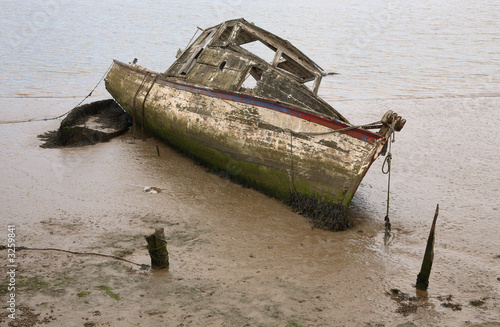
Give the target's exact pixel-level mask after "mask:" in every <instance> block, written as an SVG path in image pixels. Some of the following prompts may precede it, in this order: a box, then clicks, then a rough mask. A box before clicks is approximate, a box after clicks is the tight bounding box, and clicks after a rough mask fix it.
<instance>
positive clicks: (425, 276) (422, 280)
mask: <svg viewBox="0 0 500 327" xmlns="http://www.w3.org/2000/svg"><path fill="white" fill-rule="evenodd" d="M438 214H439V204H438V205H437V206H436V213H435V214H434V220H433V221H432V227H431V231H430V233H429V238H428V240H427V247H426V248H425V254H424V260H423V261H422V267H421V268H420V273H419V274H418V276H417V285H416V287H417V290H421V291H427V287H429V276H430V274H431V268H432V261H433V260H434V232H435V229H436V220H437V217H438Z"/></svg>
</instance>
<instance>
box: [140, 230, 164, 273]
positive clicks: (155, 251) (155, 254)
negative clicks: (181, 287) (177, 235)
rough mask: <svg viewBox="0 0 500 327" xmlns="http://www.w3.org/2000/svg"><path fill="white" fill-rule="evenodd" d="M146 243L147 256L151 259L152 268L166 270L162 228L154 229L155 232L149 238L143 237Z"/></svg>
mask: <svg viewBox="0 0 500 327" xmlns="http://www.w3.org/2000/svg"><path fill="white" fill-rule="evenodd" d="M144 237H145V238H146V241H147V242H148V251H149V256H150V257H151V267H152V268H158V269H162V268H168V266H169V263H168V251H167V241H166V240H165V231H164V229H163V228H156V229H155V232H154V233H153V234H151V235H149V236H144Z"/></svg>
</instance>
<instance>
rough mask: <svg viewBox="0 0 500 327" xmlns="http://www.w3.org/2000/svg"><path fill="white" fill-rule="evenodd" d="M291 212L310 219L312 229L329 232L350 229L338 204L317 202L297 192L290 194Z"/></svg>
mask: <svg viewBox="0 0 500 327" xmlns="http://www.w3.org/2000/svg"><path fill="white" fill-rule="evenodd" d="M290 205H291V207H292V209H293V211H295V212H297V213H299V214H301V215H303V216H306V217H308V218H310V219H311V223H312V224H313V225H314V227H316V228H319V229H325V230H330V231H334V232H337V231H343V230H347V229H349V228H352V223H351V222H350V221H349V219H348V217H347V212H346V210H345V208H344V207H343V206H342V205H340V204H335V203H331V202H328V201H324V200H319V199H317V198H316V197H314V196H308V195H304V194H300V193H297V192H291V193H290Z"/></svg>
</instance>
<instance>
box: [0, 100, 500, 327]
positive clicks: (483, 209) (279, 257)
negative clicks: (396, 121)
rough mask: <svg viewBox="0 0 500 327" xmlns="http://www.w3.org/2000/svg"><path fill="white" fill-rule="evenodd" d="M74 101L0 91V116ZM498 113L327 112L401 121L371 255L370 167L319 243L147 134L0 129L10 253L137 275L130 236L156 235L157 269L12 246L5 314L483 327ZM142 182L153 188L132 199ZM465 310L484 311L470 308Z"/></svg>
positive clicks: (359, 106)
mask: <svg viewBox="0 0 500 327" xmlns="http://www.w3.org/2000/svg"><path fill="white" fill-rule="evenodd" d="M94 100H95V99H94ZM74 102H75V99H13V98H12V99H5V98H4V99H0V105H1V112H2V118H1V119H0V120H1V121H4V122H5V121H15V120H23V119H30V118H39V117H48V116H54V115H57V114H59V113H61V112H65V111H67V110H68V108H70V107H71V106H72V105H74ZM499 104H500V100H499V98H477V99H467V98H466V99H460V98H458V99H428V100H399V101H395V100H394V101H390V100H387V101H360V102H354V101H352V102H339V103H334V106H335V107H337V108H339V110H342V112H349V115H348V116H349V117H350V118H351V117H353V118H355V120H356V122H357V121H359V122H366V121H373V120H376V119H378V118H380V117H378V115H379V113H381V112H385V111H386V110H388V109H392V110H394V111H397V112H398V113H400V114H401V115H403V116H404V117H405V118H406V119H407V121H408V123H407V124H406V126H405V128H404V129H403V131H402V132H401V133H399V134H398V135H397V138H396V143H394V144H393V156H394V159H393V171H392V185H391V190H392V193H391V211H390V217H391V222H392V228H393V238H392V239H391V241H390V243H389V245H387V246H385V245H384V240H383V234H384V222H383V218H384V216H385V210H386V207H385V199H386V187H387V179H386V176H385V175H383V174H382V173H381V172H380V170H381V166H382V160H378V161H377V162H376V163H375V164H374V165H373V166H372V168H371V170H370V171H369V173H368V175H367V176H366V178H365V180H364V181H363V183H362V185H361V187H360V188H359V190H358V192H357V194H356V196H355V198H354V200H353V203H352V206H351V208H350V210H349V216H350V217H351V219H352V220H353V223H354V228H353V229H351V230H348V231H345V232H337V233H332V232H327V231H322V230H318V229H313V228H312V227H311V224H310V223H309V222H308V221H307V219H306V218H304V217H302V216H300V215H297V214H295V213H293V212H292V211H291V209H290V208H289V207H287V206H284V205H283V204H281V203H279V202H278V201H276V200H273V199H270V198H268V197H266V196H264V195H262V194H260V193H258V192H256V191H254V190H251V189H247V188H243V187H241V186H239V185H236V184H233V183H231V182H229V181H228V180H226V179H223V178H221V177H219V176H216V175H213V174H211V173H209V172H207V171H206V170H205V169H204V168H203V167H201V166H199V165H196V164H195V163H194V162H193V161H192V160H190V159H189V158H186V157H184V156H182V155H180V154H179V153H177V152H175V151H174V150H172V149H170V148H168V147H167V146H165V145H163V144H162V143H161V142H159V141H158V140H156V139H155V138H148V139H147V140H146V141H142V140H141V138H140V135H137V137H136V138H134V136H133V135H132V134H131V133H127V134H125V135H122V136H120V137H117V138H115V139H113V140H111V141H110V142H107V143H100V144H97V145H93V146H88V147H80V148H58V149H42V148H40V147H39V145H40V144H41V141H40V140H39V139H38V138H37V135H39V134H42V133H44V132H46V131H49V130H55V129H57V127H58V126H59V123H60V121H59V120H56V121H47V122H35V123H21V124H0V147H1V149H2V150H1V152H2V157H1V159H0V168H1V171H2V173H1V175H0V176H1V177H0V181H1V185H2V190H1V191H0V201H1V203H2V212H3V213H2V219H1V221H2V225H3V229H4V235H6V234H7V230H6V229H7V224H15V225H16V241H17V243H16V244H17V245H18V246H26V247H30V248H59V249H64V250H71V251H75V252H95V253H101V254H109V255H115V256H121V257H123V258H125V259H127V260H130V261H133V262H136V263H139V264H149V257H148V254H147V249H146V242H145V240H144V235H146V234H149V233H151V232H153V231H154V229H155V228H156V227H164V228H165V233H166V237H167V240H168V250H169V255H170V269H169V270H168V271H150V270H141V269H140V267H138V266H136V265H134V264H130V263H126V262H122V261H118V260H114V259H111V258H104V257H99V256H93V255H74V254H69V253H65V252H58V251H39V250H23V251H19V252H17V254H16V255H17V258H16V260H17V263H18V265H19V266H18V270H17V275H16V277H17V290H16V299H17V302H16V303H17V305H18V309H19V310H25V311H26V307H23V306H27V307H29V308H31V309H32V310H33V312H34V313H37V314H40V316H38V317H35V318H33V317H32V318H31V319H32V321H42V320H43V319H46V322H48V323H47V324H46V325H47V326H500V280H499V278H500V250H499V249H500V238H499V237H498V235H499V233H500V220H499V219H498V216H499V206H500V205H499V203H498V194H499V189H498V187H499V185H500V183H499V175H498V168H497V163H496V162H497V159H498V154H497V149H498V147H499V145H500V144H499V142H500V141H499V140H498V138H497V137H496V135H495V133H494V131H495V130H496V127H497V126H495V124H497V122H498V121H500V116H499V115H500V113H499V112H498V110H497V108H498V105H499ZM450 108H454V110H450ZM478 112H481V113H482V114H478ZM372 113H373V114H374V115H372ZM353 118H351V120H354V119H353ZM157 146H158V149H159V152H160V156H158V154H157V148H156V147H157ZM146 186H151V187H156V188H159V189H161V192H159V193H157V194H150V193H145V192H144V187H146ZM437 203H439V204H440V209H441V211H440V216H439V218H438V224H437V240H436V249H435V263H434V266H433V271H432V273H431V279H430V288H429V291H428V294H427V295H428V298H427V299H423V300H421V301H420V302H418V306H417V307H416V308H415V312H405V311H404V310H403V312H401V311H402V310H401V304H400V303H398V302H397V301H395V300H394V299H393V298H392V297H391V296H390V295H389V294H390V293H391V289H398V290H400V291H401V292H404V293H408V294H409V295H411V296H415V289H414V288H413V284H414V283H415V281H416V275H417V273H418V271H419V269H420V263H421V259H422V256H423V251H424V249H425V242H426V239H427V234H428V232H429V228H430V224H431V221H432V218H433V215H434V210H435V206H436V204H437ZM4 239H5V237H4ZM0 253H2V254H3V256H4V258H5V259H3V261H0V262H4V263H3V264H2V267H6V265H7V264H6V263H5V262H6V260H7V259H6V258H7V253H6V251H4V250H3V251H0ZM5 269H6V268H5ZM4 276H5V275H4ZM1 281H2V286H4V285H5V281H6V279H5V280H3V279H2V280H1ZM2 292H3V288H2ZM450 295H451V298H450V297H449V296H450ZM6 298H7V295H6V293H5V292H3V293H2V299H6ZM478 300H480V301H483V302H484V304H483V305H481V306H479V307H475V306H473V305H472V304H470V301H478ZM4 303H5V302H4ZM447 303H448V304H450V303H451V304H453V305H459V308H460V309H461V310H458V309H457V308H458V307H456V306H455V307H453V306H451V307H450V306H444V305H443V304H447ZM453 308H455V310H454V309H453ZM18 314H19V316H18V320H17V322H21V321H22V319H23V312H22V311H19V312H18ZM25 316H26V314H25ZM0 317H1V318H0V325H1V326H8V323H12V321H11V320H10V319H9V318H7V317H6V316H5V310H3V311H2V312H0ZM10 326H12V324H11V325H10Z"/></svg>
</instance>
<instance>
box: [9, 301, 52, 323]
mask: <svg viewBox="0 0 500 327" xmlns="http://www.w3.org/2000/svg"><path fill="white" fill-rule="evenodd" d="M8 315H9V312H7V311H5V312H3V313H2V314H0V325H2V326H9V327H14V326H15V327H32V326H38V325H44V324H50V323H51V322H52V321H53V320H56V318H55V317H53V316H46V317H44V318H41V317H40V314H39V313H35V310H34V309H32V308H30V307H29V306H27V305H24V304H21V305H19V306H18V307H17V308H16V313H15V319H12V318H9V317H8ZM4 322H5V323H6V325H3V324H2V323H4Z"/></svg>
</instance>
